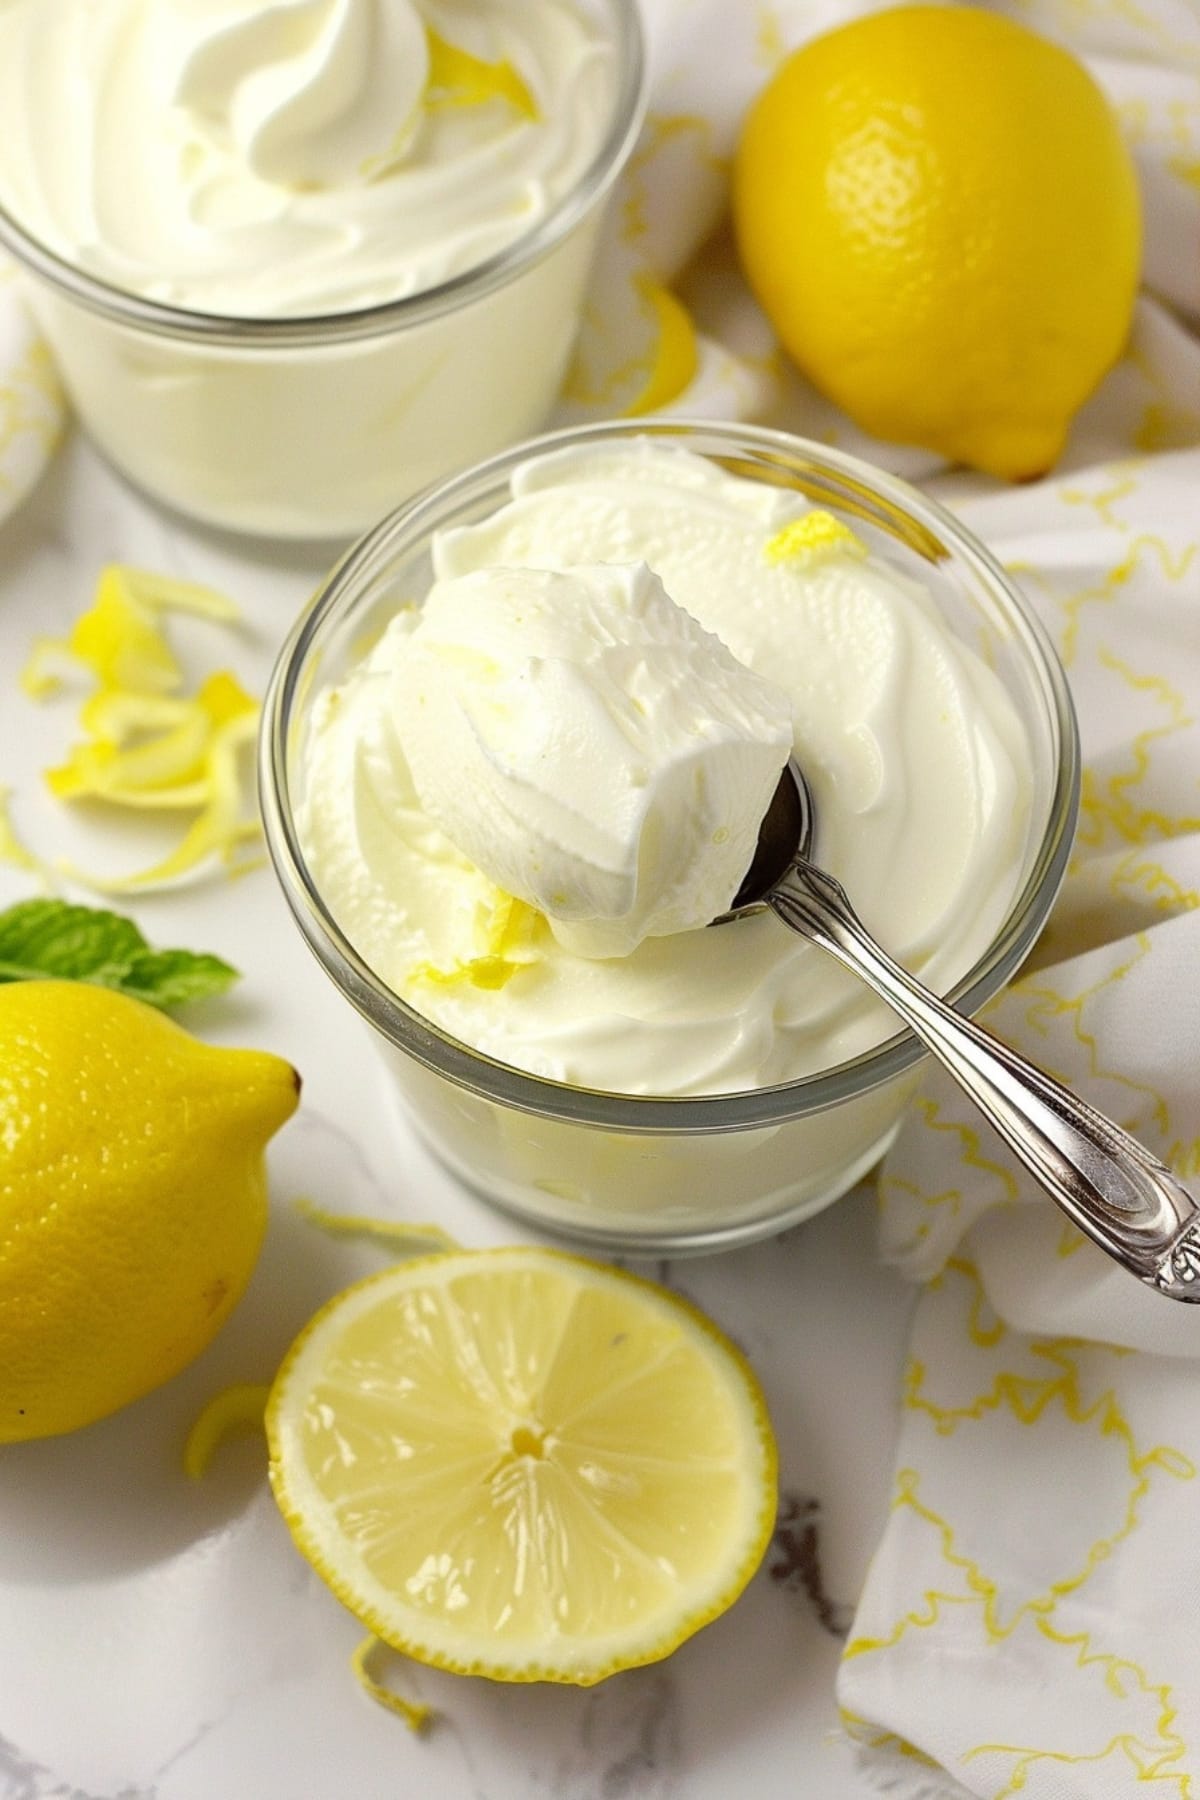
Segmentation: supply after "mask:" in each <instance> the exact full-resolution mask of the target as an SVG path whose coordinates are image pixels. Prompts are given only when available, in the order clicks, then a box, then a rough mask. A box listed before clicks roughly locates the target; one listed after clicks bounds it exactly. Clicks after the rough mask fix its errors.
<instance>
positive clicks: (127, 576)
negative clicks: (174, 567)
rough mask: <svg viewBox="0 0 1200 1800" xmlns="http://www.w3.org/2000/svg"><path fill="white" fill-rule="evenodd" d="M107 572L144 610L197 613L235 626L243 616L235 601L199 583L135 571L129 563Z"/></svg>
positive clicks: (148, 571) (145, 571)
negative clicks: (115, 577) (117, 579)
mask: <svg viewBox="0 0 1200 1800" xmlns="http://www.w3.org/2000/svg"><path fill="white" fill-rule="evenodd" d="M105 572H106V573H110V572H111V573H112V574H114V575H116V576H117V577H118V578H119V580H120V581H121V583H122V585H123V586H124V589H125V591H126V592H127V593H128V594H129V595H131V596H132V598H133V599H134V600H135V601H138V602H140V604H141V605H142V606H148V607H151V608H153V609H156V610H160V611H162V612H182V613H194V614H195V615H196V616H197V617H198V618H201V619H213V620H215V621H216V622H217V623H218V624H221V625H234V624H236V623H237V621H238V620H239V619H240V618H241V616H242V609H241V607H240V606H239V605H238V604H237V602H236V600H231V599H230V598H229V595H228V594H222V593H219V592H218V590H217V589H216V588H210V587H207V586H205V584H204V583H203V582H200V581H180V580H179V578H178V577H177V576H175V575H161V574H159V573H158V572H157V571H156V570H152V569H135V568H132V567H131V566H130V565H129V564H128V563H112V564H110V566H109V570H107V571H105Z"/></svg>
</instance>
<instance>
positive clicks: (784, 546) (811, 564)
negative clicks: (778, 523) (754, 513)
mask: <svg viewBox="0 0 1200 1800" xmlns="http://www.w3.org/2000/svg"><path fill="white" fill-rule="evenodd" d="M763 555H764V556H765V557H766V559H767V561H768V562H769V563H774V564H778V563H789V564H791V565H792V567H794V568H799V569H812V568H815V567H816V566H817V565H818V564H820V563H823V562H828V561H829V560H830V558H831V557H834V556H853V557H855V558H856V559H858V560H861V559H862V558H863V557H864V556H866V555H867V546H866V545H865V544H864V543H863V540H862V539H861V538H860V537H859V536H858V534H857V532H854V531H851V529H850V527H849V526H848V525H844V524H843V523H842V521H841V520H840V519H835V518H834V516H833V514H832V513H829V512H825V511H823V509H822V508H821V507H819V506H818V507H814V508H813V510H812V512H807V513H805V515H804V517H803V518H802V519H793V520H792V521H791V523H790V524H788V525H785V526H784V527H783V528H782V530H780V531H777V532H776V533H775V535H774V537H771V538H768V539H767V542H766V543H765V544H764V545H763Z"/></svg>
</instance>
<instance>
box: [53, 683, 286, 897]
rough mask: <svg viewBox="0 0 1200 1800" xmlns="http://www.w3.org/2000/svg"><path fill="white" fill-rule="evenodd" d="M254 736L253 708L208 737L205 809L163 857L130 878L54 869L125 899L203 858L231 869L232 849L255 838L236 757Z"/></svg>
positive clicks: (69, 866)
mask: <svg viewBox="0 0 1200 1800" xmlns="http://www.w3.org/2000/svg"><path fill="white" fill-rule="evenodd" d="M257 731H258V716H257V709H256V710H255V712H253V713H250V714H242V715H241V716H240V717H238V718H235V719H231V720H229V721H228V723H227V724H224V725H221V726H220V727H218V729H217V730H216V731H215V732H214V733H213V735H212V737H211V739H210V742H209V747H208V752H207V755H206V757H205V763H204V782H203V790H204V794H205V805H204V809H203V811H202V812H201V813H200V815H199V817H198V818H196V819H194V820H193V821H192V823H191V824H190V825H189V826H188V828H187V830H186V831H185V832H184V834H183V837H182V838H181V840H180V842H179V843H178V844H177V845H176V846H175V849H174V850H172V851H171V853H170V855H169V856H165V857H163V859H162V861H161V862H157V863H153V864H152V865H151V867H150V868H148V869H139V870H137V871H136V872H135V873H134V874H132V875H96V874H89V873H86V872H85V871H84V870H82V869H80V868H78V867H77V866H76V865H75V864H74V863H72V862H68V861H67V860H65V859H62V860H60V862H59V864H58V867H59V868H60V869H61V871H62V873H63V874H64V875H69V876H70V877H71V879H72V880H74V881H81V882H83V883H84V884H85V885H86V886H88V887H91V888H95V889H96V891H97V892H98V893H102V894H131V893H136V892H137V891H138V890H139V889H143V888H150V887H164V886H167V885H169V884H171V883H173V882H176V881H178V880H180V879H181V878H182V877H183V876H185V875H188V874H190V873H191V872H192V871H193V870H194V869H196V868H197V867H198V866H199V865H200V864H201V863H203V862H205V861H206V860H207V859H208V858H209V857H212V856H215V857H218V858H220V859H221V860H222V861H223V862H224V863H225V864H226V865H227V866H231V867H235V868H236V866H237V864H236V858H237V849H238V846H239V844H241V843H243V842H244V841H245V840H246V839H247V838H249V837H257V835H258V820H257V818H242V817H240V816H239V815H240V813H241V806H242V782H241V778H240V774H239V770H238V755H239V752H240V751H241V750H242V749H243V748H244V746H245V745H247V744H250V743H253V741H254V739H255V737H256V735H257Z"/></svg>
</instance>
